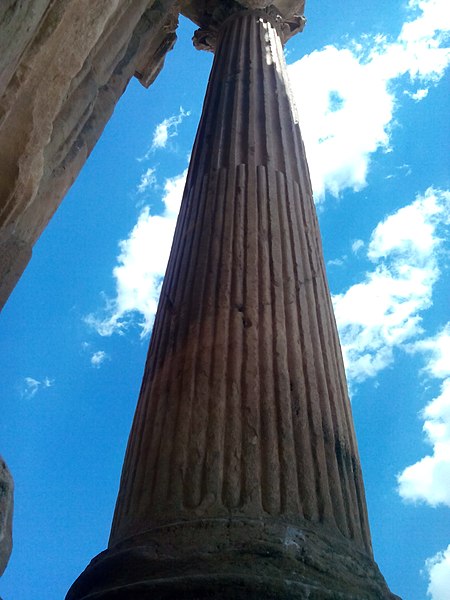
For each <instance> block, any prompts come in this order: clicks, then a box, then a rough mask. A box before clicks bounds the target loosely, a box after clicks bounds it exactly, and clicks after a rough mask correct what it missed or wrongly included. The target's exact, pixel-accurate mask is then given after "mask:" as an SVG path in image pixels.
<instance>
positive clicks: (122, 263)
mask: <svg viewBox="0 0 450 600" xmlns="http://www.w3.org/2000/svg"><path fill="white" fill-rule="evenodd" d="M186 175H187V170H186V171H184V173H181V174H180V175H177V176H176V177H173V178H171V179H167V180H166V182H165V185H164V196H163V202H164V206H165V209H164V212H163V214H162V215H152V214H151V213H150V209H149V207H145V208H144V209H143V210H142V212H141V214H140V215H139V218H138V221H137V223H136V225H135V226H134V227H133V229H132V231H131V232H130V235H129V236H128V238H127V239H126V240H123V241H121V242H120V243H119V247H120V254H119V256H118V257H117V263H118V264H117V266H116V267H114V269H113V275H114V278H115V280H116V296H115V298H113V299H107V301H106V308H105V311H104V314H103V316H100V317H99V316H97V315H93V314H90V315H88V316H87V317H86V319H85V320H86V322H87V323H88V324H90V325H92V326H93V327H94V328H95V329H96V330H97V332H98V333H99V334H100V335H111V334H112V333H114V332H116V333H117V332H119V333H120V332H121V331H122V330H123V329H125V328H126V327H127V326H128V325H130V324H131V323H132V322H134V317H135V316H136V313H140V314H141V316H142V317H143V320H142V321H141V322H140V323H139V325H140V327H141V334H142V336H144V335H146V334H147V333H149V332H150V330H151V328H152V325H153V320H154V317H155V313H156V308H157V306H158V299H159V294H160V291H161V284H162V280H163V277H164V273H165V271H166V265H167V261H168V258H169V253H170V248H171V245H172V238H173V234H174V231H175V225H176V220H177V215H178V211H179V208H180V203H181V198H182V195H183V190H184V185H185V181H186Z"/></svg>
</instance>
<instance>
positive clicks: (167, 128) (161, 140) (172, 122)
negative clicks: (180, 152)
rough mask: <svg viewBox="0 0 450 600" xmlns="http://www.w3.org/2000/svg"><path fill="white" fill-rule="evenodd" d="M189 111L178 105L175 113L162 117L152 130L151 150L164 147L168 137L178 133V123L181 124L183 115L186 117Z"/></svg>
mask: <svg viewBox="0 0 450 600" xmlns="http://www.w3.org/2000/svg"><path fill="white" fill-rule="evenodd" d="M190 114H191V113H190V112H189V111H187V112H186V111H184V110H183V107H182V106H180V112H179V113H178V114H177V115H172V116H171V117H168V118H167V119H164V121H162V122H161V123H159V124H158V125H157V126H156V127H155V131H154V132H153V140H152V146H151V150H155V149H156V148H165V147H166V145H167V142H168V140H169V138H171V137H175V136H177V135H178V125H180V124H181V122H182V121H183V119H184V118H185V117H188V116H189V115H190Z"/></svg>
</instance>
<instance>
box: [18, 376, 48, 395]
mask: <svg viewBox="0 0 450 600" xmlns="http://www.w3.org/2000/svg"><path fill="white" fill-rule="evenodd" d="M54 383H55V380H54V379H50V378H49V377H44V379H42V380H39V379H34V377H25V379H24V381H23V389H22V397H23V398H26V399H30V398H33V397H34V396H35V395H36V394H37V393H38V392H39V391H40V390H44V389H47V388H50V387H52V386H53V385H54Z"/></svg>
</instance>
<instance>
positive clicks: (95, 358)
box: [91, 350, 109, 369]
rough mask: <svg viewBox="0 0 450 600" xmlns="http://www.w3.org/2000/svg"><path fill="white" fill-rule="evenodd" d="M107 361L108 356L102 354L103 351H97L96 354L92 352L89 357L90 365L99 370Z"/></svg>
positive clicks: (104, 353)
mask: <svg viewBox="0 0 450 600" xmlns="http://www.w3.org/2000/svg"><path fill="white" fill-rule="evenodd" d="M107 359H109V356H108V354H106V352H104V351H103V350H98V351H97V352H94V354H93V355H92V356H91V365H92V366H93V367H95V368H97V369H99V368H100V365H101V364H102V363H104V362H105V360H107Z"/></svg>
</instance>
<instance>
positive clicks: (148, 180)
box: [137, 167, 156, 194]
mask: <svg viewBox="0 0 450 600" xmlns="http://www.w3.org/2000/svg"><path fill="white" fill-rule="evenodd" d="M155 171H156V169H154V168H153V167H149V168H148V169H147V170H146V171H145V173H142V175H141V179H140V181H139V183H138V186H137V191H138V192H139V194H142V193H144V192H145V191H146V190H148V188H150V187H152V186H153V185H155V184H156V175H155Z"/></svg>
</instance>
